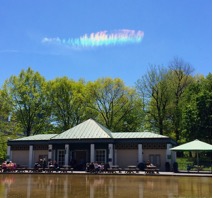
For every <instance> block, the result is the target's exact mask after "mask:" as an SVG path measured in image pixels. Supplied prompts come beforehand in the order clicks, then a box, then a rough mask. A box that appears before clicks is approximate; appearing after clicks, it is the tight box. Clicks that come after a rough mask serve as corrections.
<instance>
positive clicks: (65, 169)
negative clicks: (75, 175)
mask: <svg viewBox="0 0 213 198" xmlns="http://www.w3.org/2000/svg"><path fill="white" fill-rule="evenodd" d="M60 171H61V172H63V173H67V172H68V171H71V173H72V172H73V168H72V167H71V166H70V165H64V166H63V167H62V168H60Z"/></svg>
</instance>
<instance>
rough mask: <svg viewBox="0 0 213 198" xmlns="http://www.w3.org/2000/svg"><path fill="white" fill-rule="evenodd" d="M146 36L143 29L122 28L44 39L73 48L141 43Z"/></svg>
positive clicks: (46, 42)
mask: <svg viewBox="0 0 213 198" xmlns="http://www.w3.org/2000/svg"><path fill="white" fill-rule="evenodd" d="M143 36H144V32H143V31H140V30H139V31H136V30H129V29H122V30H116V31H111V32H109V31H101V32H96V33H91V34H89V35H88V34H84V35H83V36H80V37H79V38H68V39H65V38H60V37H56V38H49V37H45V38H43V39H42V43H45V44H59V45H64V46H69V47H73V48H92V47H101V46H115V45H126V44H134V43H141V42H142V39H143Z"/></svg>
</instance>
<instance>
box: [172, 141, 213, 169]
mask: <svg viewBox="0 0 213 198" xmlns="http://www.w3.org/2000/svg"><path fill="white" fill-rule="evenodd" d="M170 150H171V151H192V152H196V154H197V165H199V155H198V152H199V151H212V145H211V144H208V143H206V142H202V141H200V140H197V139H196V140H194V141H191V142H188V143H185V144H182V145H180V146H176V147H174V148H171V149H170Z"/></svg>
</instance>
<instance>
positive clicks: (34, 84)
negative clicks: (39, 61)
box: [2, 68, 50, 136]
mask: <svg viewBox="0 0 213 198" xmlns="http://www.w3.org/2000/svg"><path fill="white" fill-rule="evenodd" d="M45 86H46V82H45V79H44V78H43V77H42V76H41V75H40V74H39V73H38V72H34V71H33V70H32V69H31V68H28V69H27V70H26V71H24V70H22V71H21V72H20V74H19V75H18V76H11V77H10V78H9V79H8V80H6V81H5V83H4V85H3V90H2V97H3V100H4V101H7V104H8V105H9V106H11V112H10V115H11V116H12V118H13V120H15V122H16V123H17V127H20V129H21V130H22V131H23V134H24V135H26V136H30V135H34V134H38V133H46V132H48V129H49V128H48V127H49V126H50V122H49V109H48V105H47V100H46V94H45Z"/></svg>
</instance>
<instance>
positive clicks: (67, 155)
mask: <svg viewBox="0 0 213 198" xmlns="http://www.w3.org/2000/svg"><path fill="white" fill-rule="evenodd" d="M64 165H69V144H65V162H64Z"/></svg>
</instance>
